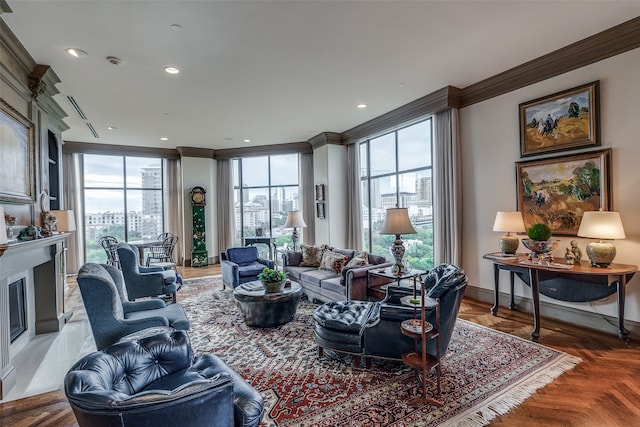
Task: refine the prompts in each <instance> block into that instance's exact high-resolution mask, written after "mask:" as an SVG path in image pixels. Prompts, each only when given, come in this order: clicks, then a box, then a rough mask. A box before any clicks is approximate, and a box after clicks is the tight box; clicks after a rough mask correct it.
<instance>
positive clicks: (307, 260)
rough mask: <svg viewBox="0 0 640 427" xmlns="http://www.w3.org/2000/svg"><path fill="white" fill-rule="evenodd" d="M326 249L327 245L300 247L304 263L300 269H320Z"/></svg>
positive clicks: (303, 245)
mask: <svg viewBox="0 0 640 427" xmlns="http://www.w3.org/2000/svg"><path fill="white" fill-rule="evenodd" d="M325 249H326V245H321V246H309V245H305V244H302V245H300V252H302V262H301V263H300V267H319V266H320V262H321V261H322V253H323V252H324V250H325Z"/></svg>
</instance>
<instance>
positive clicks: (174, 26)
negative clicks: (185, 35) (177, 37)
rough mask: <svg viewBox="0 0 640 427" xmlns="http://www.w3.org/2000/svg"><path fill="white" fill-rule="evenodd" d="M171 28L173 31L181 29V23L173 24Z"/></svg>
mask: <svg viewBox="0 0 640 427" xmlns="http://www.w3.org/2000/svg"><path fill="white" fill-rule="evenodd" d="M171 29H172V30H173V31H182V25H179V24H173V25H172V26H171Z"/></svg>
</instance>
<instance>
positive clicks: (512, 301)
mask: <svg viewBox="0 0 640 427" xmlns="http://www.w3.org/2000/svg"><path fill="white" fill-rule="evenodd" d="M509 276H510V277H509V278H510V279H511V282H509V285H510V288H511V289H510V290H511V299H510V300H509V310H515V309H516V301H515V298H514V296H513V286H514V284H515V276H516V274H515V273H514V272H513V271H510V272H509Z"/></svg>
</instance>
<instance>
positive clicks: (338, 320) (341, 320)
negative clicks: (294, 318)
mask: <svg viewBox="0 0 640 427" xmlns="http://www.w3.org/2000/svg"><path fill="white" fill-rule="evenodd" d="M374 304H375V303H372V302H365V301H333V302H327V303H324V304H322V305H321V306H319V307H318V308H316V310H315V311H314V313H313V320H315V322H316V323H317V324H318V325H320V326H322V327H325V328H329V329H336V330H340V331H351V332H360V331H361V330H362V328H363V327H364V325H365V324H366V323H367V320H368V318H369V313H370V311H371V309H372V307H373V305H374Z"/></svg>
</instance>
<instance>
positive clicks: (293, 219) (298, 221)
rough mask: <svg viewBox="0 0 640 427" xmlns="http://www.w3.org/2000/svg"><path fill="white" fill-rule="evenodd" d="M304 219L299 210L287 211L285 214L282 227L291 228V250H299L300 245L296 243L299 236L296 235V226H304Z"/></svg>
mask: <svg viewBox="0 0 640 427" xmlns="http://www.w3.org/2000/svg"><path fill="white" fill-rule="evenodd" d="M306 226H307V224H305V222H304V219H303V218H302V213H301V212H300V211H289V213H288V214H287V222H285V224H284V226H283V227H282V228H293V234H291V240H292V241H293V250H294V251H299V250H300V245H299V244H298V242H299V239H300V237H299V236H298V228H304V227H306Z"/></svg>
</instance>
